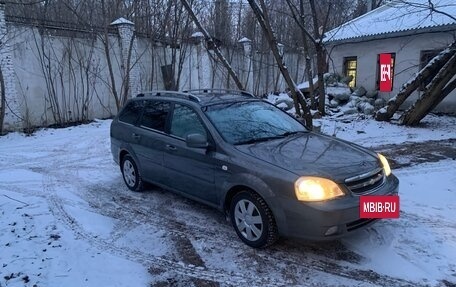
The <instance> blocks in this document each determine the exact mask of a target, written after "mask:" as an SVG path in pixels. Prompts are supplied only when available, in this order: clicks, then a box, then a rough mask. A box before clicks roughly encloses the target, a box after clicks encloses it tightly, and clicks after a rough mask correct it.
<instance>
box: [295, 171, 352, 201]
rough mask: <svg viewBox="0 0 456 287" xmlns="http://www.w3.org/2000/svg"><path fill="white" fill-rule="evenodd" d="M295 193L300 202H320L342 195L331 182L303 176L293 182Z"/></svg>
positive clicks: (338, 188) (337, 187)
mask: <svg viewBox="0 0 456 287" xmlns="http://www.w3.org/2000/svg"><path fill="white" fill-rule="evenodd" d="M295 193H296V197H297V198H298V200H301V201H322V200H328V199H332V198H336V197H339V196H342V195H344V192H343V191H342V190H341V189H340V187H339V186H338V185H337V184H336V183H335V182H333V181H332V180H329V179H326V178H320V177H313V176H303V177H300V178H298V180H296V182H295Z"/></svg>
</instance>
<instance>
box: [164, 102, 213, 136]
mask: <svg viewBox="0 0 456 287" xmlns="http://www.w3.org/2000/svg"><path fill="white" fill-rule="evenodd" d="M170 133H171V134H172V135H174V136H177V137H180V138H185V137H186V136H187V135H188V134H192V133H199V134H202V135H207V134H206V130H205V129H204V126H203V124H202V123H201V121H200V119H199V117H198V115H197V114H196V112H195V111H194V110H192V109H191V108H189V107H186V106H182V105H179V104H176V105H175V106H174V112H173V118H172V120H171V130H170Z"/></svg>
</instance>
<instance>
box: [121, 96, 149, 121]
mask: <svg viewBox="0 0 456 287" xmlns="http://www.w3.org/2000/svg"><path fill="white" fill-rule="evenodd" d="M143 105H144V102H143V101H133V102H130V103H129V104H128V105H127V106H126V107H125V108H124V109H123V110H122V112H121V113H120V115H119V121H121V122H124V123H127V124H132V125H134V124H135V123H136V122H137V121H138V119H139V116H140V115H141V111H142V108H143Z"/></svg>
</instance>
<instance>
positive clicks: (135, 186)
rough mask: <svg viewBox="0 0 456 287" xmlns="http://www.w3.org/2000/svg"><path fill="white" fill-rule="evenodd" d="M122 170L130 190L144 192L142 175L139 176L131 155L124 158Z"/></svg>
mask: <svg viewBox="0 0 456 287" xmlns="http://www.w3.org/2000/svg"><path fill="white" fill-rule="evenodd" d="M120 169H121V171H122V177H123V179H124V182H125V184H126V185H127V187H128V189H130V190H132V191H142V190H143V181H142V179H141V175H140V174H139V169H138V166H137V165H136V162H135V160H134V159H133V157H132V156H131V155H129V154H127V155H125V156H124V157H123V158H122V164H121V166H120Z"/></svg>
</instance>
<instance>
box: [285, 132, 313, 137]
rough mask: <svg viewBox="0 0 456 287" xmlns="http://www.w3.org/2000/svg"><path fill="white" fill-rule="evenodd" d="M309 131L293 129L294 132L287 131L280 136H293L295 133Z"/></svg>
mask: <svg viewBox="0 0 456 287" xmlns="http://www.w3.org/2000/svg"><path fill="white" fill-rule="evenodd" d="M306 132H307V131H293V132H285V133H283V134H281V135H280V136H282V137H287V136H291V135H295V134H300V133H306Z"/></svg>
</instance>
